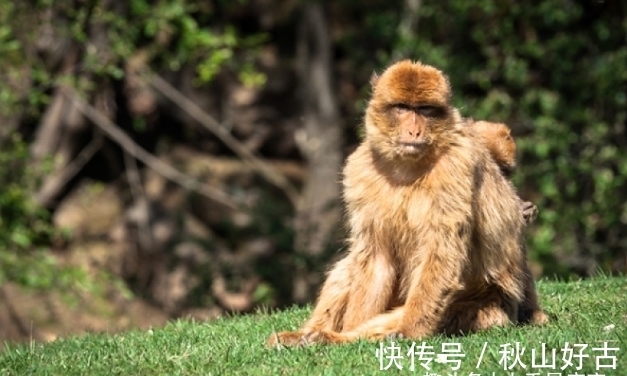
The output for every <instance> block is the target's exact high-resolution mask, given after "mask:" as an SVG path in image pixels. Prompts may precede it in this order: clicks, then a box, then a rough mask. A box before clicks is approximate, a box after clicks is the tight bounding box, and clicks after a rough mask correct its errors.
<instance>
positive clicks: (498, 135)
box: [466, 119, 538, 224]
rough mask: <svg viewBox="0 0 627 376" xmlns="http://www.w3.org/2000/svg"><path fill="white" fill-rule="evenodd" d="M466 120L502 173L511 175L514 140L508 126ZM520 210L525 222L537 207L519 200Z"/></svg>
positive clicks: (514, 152) (531, 217)
mask: <svg viewBox="0 0 627 376" xmlns="http://www.w3.org/2000/svg"><path fill="white" fill-rule="evenodd" d="M466 122H467V124H468V126H469V127H470V129H471V130H472V131H473V132H475V133H476V134H477V135H478V136H479V138H481V140H482V141H483V143H484V144H485V145H486V147H487V148H488V151H489V152H490V155H491V156H492V159H494V161H495V162H496V164H497V165H498V166H499V168H500V169H501V172H502V173H503V175H504V176H505V177H508V178H509V177H511V175H512V173H513V172H514V169H515V168H516V142H515V141H514V138H513V137H512V134H511V130H510V129H509V127H508V126H507V125H505V124H503V123H492V122H488V121H474V120H472V119H468V120H467V121H466ZM521 210H522V214H523V218H524V220H525V223H526V224H530V223H531V222H533V220H534V219H536V217H537V215H538V207H537V206H536V205H535V204H534V203H533V202H530V201H521Z"/></svg>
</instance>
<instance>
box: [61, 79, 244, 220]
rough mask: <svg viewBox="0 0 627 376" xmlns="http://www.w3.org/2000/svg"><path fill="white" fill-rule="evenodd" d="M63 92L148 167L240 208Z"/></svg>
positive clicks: (189, 187) (74, 94)
mask: <svg viewBox="0 0 627 376" xmlns="http://www.w3.org/2000/svg"><path fill="white" fill-rule="evenodd" d="M64 94H65V95H66V96H67V97H68V98H69V99H70V100H71V101H72V103H73V104H74V106H76V108H78V110H79V111H80V112H81V113H83V114H84V115H85V116H86V117H87V118H88V119H89V120H91V121H92V122H93V123H94V124H95V125H96V126H98V127H99V128H100V129H102V131H103V132H104V133H105V134H106V135H107V136H109V137H110V138H111V139H112V140H113V141H115V142H116V143H118V145H120V146H121V147H122V149H124V150H125V151H126V152H128V153H129V154H131V155H132V156H133V157H135V158H137V159H139V160H140V161H142V162H144V163H145V164H146V165H147V166H148V167H150V168H152V169H153V170H155V171H156V172H157V173H158V174H160V175H162V176H163V177H165V178H167V179H169V180H171V181H173V182H175V183H177V184H179V185H180V186H182V187H184V188H186V189H189V190H191V191H195V192H198V193H199V194H201V195H203V196H205V197H207V198H209V199H211V200H214V201H217V202H219V203H221V204H223V205H225V206H228V207H229V208H231V209H241V208H240V205H238V204H236V202H235V201H234V200H233V199H232V198H231V197H229V196H228V195H226V194H225V193H224V192H222V191H220V190H218V189H216V188H213V187H211V186H208V185H206V184H203V183H201V182H199V181H198V180H197V179H194V178H193V177H191V176H188V175H185V174H183V173H182V172H180V171H178V170H177V169H175V168H174V167H172V166H170V165H169V164H167V163H165V162H163V161H162V160H160V159H159V158H156V157H155V156H153V155H152V154H150V153H149V152H147V151H146V150H144V149H143V148H141V147H140V146H139V145H137V144H136V143H135V141H133V139H131V138H130V137H129V136H128V135H127V134H126V133H124V131H122V130H121V129H120V128H119V127H118V126H117V125H116V124H114V123H113V122H111V121H110V120H109V119H107V118H106V117H105V116H103V115H102V114H100V113H99V112H98V110H96V109H95V108H94V107H93V106H91V105H90V104H89V103H87V102H85V101H84V100H82V99H81V98H79V97H78V95H77V94H76V92H74V91H72V90H66V91H64Z"/></svg>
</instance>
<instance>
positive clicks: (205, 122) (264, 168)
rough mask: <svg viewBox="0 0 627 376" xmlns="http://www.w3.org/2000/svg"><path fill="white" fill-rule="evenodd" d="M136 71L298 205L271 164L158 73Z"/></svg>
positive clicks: (286, 182)
mask: <svg viewBox="0 0 627 376" xmlns="http://www.w3.org/2000/svg"><path fill="white" fill-rule="evenodd" d="M138 73H140V74H141V75H142V76H144V77H145V79H146V80H147V81H148V82H149V83H150V84H151V85H152V86H153V87H154V88H155V89H157V90H158V91H159V92H161V93H162V94H163V95H164V96H165V97H166V98H168V99H169V100H171V101H172V102H173V103H175V104H176V105H178V106H179V107H180V108H181V109H183V110H184V111H185V112H187V113H188V114H189V115H190V116H191V117H192V118H194V120H196V121H197V122H198V123H200V124H201V125H202V126H203V127H205V128H206V129H207V130H209V131H210V132H211V133H213V134H214V135H216V137H218V138H219V139H220V140H221V141H222V142H224V144H225V145H226V146H227V147H228V148H230V149H231V150H233V152H235V154H237V155H238V156H239V157H240V158H241V159H242V160H243V161H244V162H245V163H247V164H248V165H250V166H251V167H252V168H253V169H254V170H255V171H257V172H258V173H259V174H260V175H261V176H262V177H263V178H265V179H266V180H267V181H268V182H270V183H271V184H273V185H274V186H276V187H278V188H279V189H281V190H282V191H283V192H284V193H285V195H286V196H287V198H288V199H289V200H290V201H291V202H292V204H293V205H294V206H297V205H298V202H299V199H300V195H299V194H298V191H297V190H296V188H295V187H294V186H293V185H292V184H291V183H290V182H289V180H287V178H286V177H285V176H283V175H282V174H281V173H279V172H277V171H276V170H275V169H274V168H273V167H272V166H270V165H269V164H267V163H266V162H264V161H263V160H261V159H259V158H258V157H256V156H255V155H254V154H253V153H252V152H251V151H250V150H249V149H248V148H246V147H245V146H244V145H243V144H242V143H241V142H239V141H238V140H237V139H236V138H235V137H233V136H232V135H231V134H230V133H228V132H227V131H226V129H225V127H223V126H221V125H220V123H219V122H218V121H217V120H216V119H214V118H213V117H212V116H211V115H209V114H207V113H206V112H205V111H203V109H202V108H200V107H199V106H198V105H197V104H195V103H194V102H193V101H191V100H190V99H189V98H187V97H186V96H185V95H183V94H182V93H181V92H180V91H178V90H176V89H175V88H174V87H173V86H172V85H170V84H169V83H168V82H166V81H165V80H164V79H163V78H161V77H160V76H159V75H157V74H155V73H152V72H149V71H147V70H146V69H144V70H140V71H138Z"/></svg>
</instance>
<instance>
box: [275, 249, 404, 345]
mask: <svg viewBox="0 0 627 376" xmlns="http://www.w3.org/2000/svg"><path fill="white" fill-rule="evenodd" d="M394 280H395V272H394V268H393V267H392V266H391V265H390V264H389V262H388V261H387V259H386V258H385V257H384V256H381V255H378V254H374V255H368V254H363V255H356V257H352V256H351V255H349V256H347V257H345V258H344V259H342V260H340V261H339V262H338V263H337V264H336V265H335V266H334V267H333V269H331V271H330V272H329V276H328V278H327V280H326V281H325V282H324V284H323V286H322V289H321V291H320V295H319V297H318V301H317V303H316V306H315V308H314V310H313V312H312V315H311V317H310V318H309V320H307V322H306V323H305V325H303V327H302V329H300V330H299V331H298V332H280V333H273V334H272V335H270V337H269V338H268V340H267V341H266V346H268V347H273V346H277V345H285V346H291V345H303V344H308V343H315V342H331V343H335V341H333V337H332V333H336V332H340V331H347V330H351V329H353V328H355V327H357V326H358V325H360V324H362V323H363V322H365V321H367V320H368V319H370V318H372V317H374V316H376V315H377V314H379V313H382V312H384V311H385V309H386V308H387V306H388V304H389V302H390V299H391V295H392V290H393V288H394ZM316 333H330V334H329V337H330V338H331V339H329V340H326V336H324V335H318V334H316Z"/></svg>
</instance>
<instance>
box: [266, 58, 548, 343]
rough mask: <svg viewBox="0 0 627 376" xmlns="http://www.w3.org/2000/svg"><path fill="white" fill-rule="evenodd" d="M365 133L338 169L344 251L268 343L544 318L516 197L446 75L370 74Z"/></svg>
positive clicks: (464, 329) (407, 65)
mask: <svg viewBox="0 0 627 376" xmlns="http://www.w3.org/2000/svg"><path fill="white" fill-rule="evenodd" d="M372 84H373V94H372V98H371V100H370V102H369V104H368V107H367V109H366V114H365V122H364V123H365V129H366V137H365V139H364V140H363V142H362V143H361V145H360V146H359V147H358V148H357V150H356V151H355V152H354V153H353V154H351V155H350V156H349V158H348V160H347V163H346V166H345V168H344V171H343V175H344V177H343V185H344V201H345V203H346V207H347V215H348V223H349V228H350V236H349V240H348V243H349V249H348V253H347V255H346V256H345V257H344V258H343V259H341V260H340V261H339V262H337V263H336V264H335V265H334V266H333V268H332V269H331V271H330V272H329V274H328V276H327V279H326V281H325V283H324V284H323V286H322V289H321V292H320V295H319V297H318V300H317V303H316V306H315V308H314V310H313V312H312V315H311V317H310V318H309V320H308V321H307V322H306V323H305V325H304V326H303V327H302V328H301V330H300V331H298V332H282V333H275V334H272V335H271V336H270V338H269V339H268V341H267V342H266V344H267V345H268V346H277V345H297V344H309V343H315V342H318V343H345V342H351V341H355V340H357V339H360V338H364V339H369V340H383V339H385V338H389V337H391V336H392V337H394V336H401V337H404V338H411V339H419V338H424V337H426V336H431V335H434V334H437V333H445V334H457V333H469V332H474V331H478V330H483V329H488V328H491V327H494V326H504V325H508V324H511V323H523V322H531V323H535V324H542V323H544V322H546V321H547V317H546V315H545V314H544V312H542V310H541V308H540V306H539V304H538V300H537V295H536V291H535V285H534V284H533V279H532V278H531V273H530V272H529V267H528V265H527V260H526V254H525V253H526V252H525V249H524V227H525V221H524V220H523V216H521V213H520V199H519V197H518V195H517V194H516V192H515V190H514V188H513V186H512V184H511V183H510V182H509V180H508V179H507V178H506V177H505V176H504V175H503V173H502V172H501V171H500V168H499V166H498V165H497V163H496V160H497V159H498V158H496V159H495V158H493V157H492V156H491V155H490V151H489V149H488V146H487V145H486V143H485V142H484V141H483V140H482V139H481V137H480V135H479V133H480V132H481V131H479V132H472V131H469V127H468V125H467V124H465V122H464V120H463V119H461V117H460V116H459V114H458V112H457V110H456V109H455V108H454V107H453V106H452V105H451V103H450V98H451V89H450V85H449V82H448V79H447V78H446V76H444V75H443V74H442V72H440V71H439V70H437V69H436V68H434V67H431V66H428V65H424V64H421V63H412V62H411V61H408V60H406V61H402V62H399V63H396V64H394V65H392V66H390V67H389V68H388V69H386V70H385V72H384V73H383V74H382V75H381V76H380V77H378V78H375V79H374V80H373V81H372Z"/></svg>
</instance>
